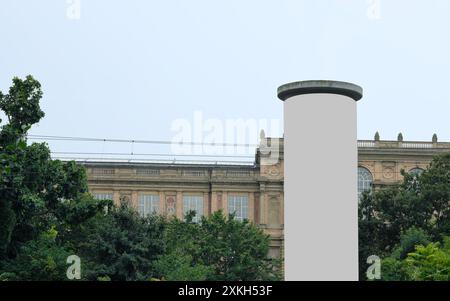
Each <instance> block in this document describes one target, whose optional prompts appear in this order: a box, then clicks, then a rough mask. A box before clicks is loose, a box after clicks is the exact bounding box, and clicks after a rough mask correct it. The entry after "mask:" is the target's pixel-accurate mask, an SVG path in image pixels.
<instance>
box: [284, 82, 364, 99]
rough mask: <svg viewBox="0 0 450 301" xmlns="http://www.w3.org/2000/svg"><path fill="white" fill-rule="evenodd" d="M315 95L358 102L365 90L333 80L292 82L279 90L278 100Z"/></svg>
mask: <svg viewBox="0 0 450 301" xmlns="http://www.w3.org/2000/svg"><path fill="white" fill-rule="evenodd" d="M313 93H327V94H339V95H344V96H348V97H350V98H352V99H354V100H355V101H358V100H360V99H361V98H362V96H363V89H362V88H361V87H360V86H358V85H355V84H352V83H348V82H340V81H332V80H307V81H299V82H292V83H288V84H285V85H282V86H280V87H279V88H278V98H279V99H281V100H283V101H284V100H286V99H288V98H290V97H293V96H296V95H302V94H313Z"/></svg>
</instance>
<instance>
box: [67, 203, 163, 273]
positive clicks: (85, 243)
mask: <svg viewBox="0 0 450 301" xmlns="http://www.w3.org/2000/svg"><path fill="white" fill-rule="evenodd" d="M164 227H165V221H164V219H163V218H161V217H158V216H149V217H147V218H142V217H140V216H139V215H138V213H137V212H136V211H135V210H134V209H133V208H130V207H129V206H127V205H126V204H122V205H121V206H119V207H111V208H110V209H109V210H108V214H105V213H98V214H97V215H96V216H95V217H93V218H91V219H89V220H87V221H85V222H83V223H81V224H79V225H78V226H76V227H73V231H71V235H69V234H68V235H67V236H66V240H67V242H68V244H69V245H70V246H71V248H72V249H74V250H76V252H77V253H76V254H77V255H78V256H79V257H80V258H81V261H82V271H83V272H82V278H83V279H86V280H98V279H100V278H101V279H104V278H105V277H106V278H107V279H110V280H120V281H132V280H147V279H150V278H151V277H153V276H154V274H155V272H154V267H153V263H154V261H155V260H156V259H157V257H158V256H160V255H162V254H163V253H164V250H165V244H164V239H163V233H164Z"/></svg>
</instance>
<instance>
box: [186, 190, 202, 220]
mask: <svg viewBox="0 0 450 301" xmlns="http://www.w3.org/2000/svg"><path fill="white" fill-rule="evenodd" d="M189 211H195V216H194V218H193V219H192V221H193V222H194V223H198V222H199V221H201V219H202V216H203V196H201V195H184V196H183V212H184V215H186V214H187V213H188V212H189Z"/></svg>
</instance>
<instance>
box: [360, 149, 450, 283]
mask: <svg viewBox="0 0 450 301" xmlns="http://www.w3.org/2000/svg"><path fill="white" fill-rule="evenodd" d="M402 174H403V176H404V180H403V182H402V183H401V184H399V185H394V186H390V187H385V188H382V189H379V190H377V191H374V192H371V193H364V194H363V196H362V198H361V200H360V204H359V246H360V247H359V256H360V258H359V259H360V278H361V279H365V277H364V275H365V270H366V269H367V265H366V262H365V261H366V259H367V257H368V256H370V255H378V256H380V257H385V258H386V259H385V261H384V264H385V265H387V266H386V267H385V269H391V270H395V269H396V270H398V277H397V278H398V279H403V278H405V279H406V278H408V277H409V276H407V274H405V273H404V267H403V265H402V264H401V263H399V260H400V261H402V260H405V257H407V256H409V255H408V254H409V253H410V252H413V251H414V248H415V246H416V245H425V246H427V245H428V244H429V243H431V242H442V241H443V239H444V237H446V236H448V235H450V153H444V154H441V155H437V156H436V157H435V158H434V159H433V161H432V162H431V164H430V166H429V168H428V169H427V170H425V171H424V172H423V173H421V174H420V175H417V174H408V173H405V172H402ZM394 266H396V268H395V269H394V268H393V267H394ZM386 275H390V276H386V277H391V278H395V277H393V276H392V273H390V272H389V273H387V274H386ZM408 279H409V278H408Z"/></svg>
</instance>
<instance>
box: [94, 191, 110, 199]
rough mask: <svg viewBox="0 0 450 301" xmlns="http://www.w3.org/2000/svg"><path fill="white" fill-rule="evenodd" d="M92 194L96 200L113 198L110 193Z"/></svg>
mask: <svg viewBox="0 0 450 301" xmlns="http://www.w3.org/2000/svg"><path fill="white" fill-rule="evenodd" d="M92 196H93V197H94V199H96V200H113V194H112V193H93V194H92Z"/></svg>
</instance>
